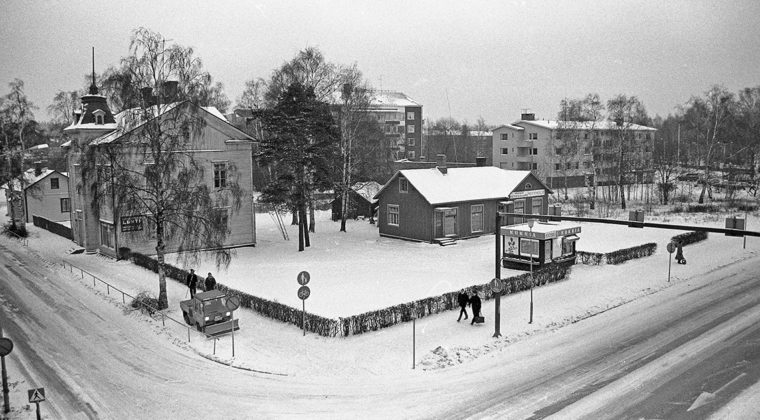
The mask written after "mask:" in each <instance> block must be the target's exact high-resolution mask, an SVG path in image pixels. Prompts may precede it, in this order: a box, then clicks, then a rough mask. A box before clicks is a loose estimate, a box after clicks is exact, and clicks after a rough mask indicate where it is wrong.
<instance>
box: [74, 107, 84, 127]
mask: <svg viewBox="0 0 760 420" xmlns="http://www.w3.org/2000/svg"><path fill="white" fill-rule="evenodd" d="M81 117H82V109H81V108H77V109H75V110H74V124H79V118H81Z"/></svg>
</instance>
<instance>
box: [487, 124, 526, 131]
mask: <svg viewBox="0 0 760 420" xmlns="http://www.w3.org/2000/svg"><path fill="white" fill-rule="evenodd" d="M502 128H509V129H511V130H517V131H523V130H525V129H524V128H522V127H518V126H516V125H512V124H504V125H500V126H498V127H496V128H494V129H493V131H496V130H501V129H502Z"/></svg>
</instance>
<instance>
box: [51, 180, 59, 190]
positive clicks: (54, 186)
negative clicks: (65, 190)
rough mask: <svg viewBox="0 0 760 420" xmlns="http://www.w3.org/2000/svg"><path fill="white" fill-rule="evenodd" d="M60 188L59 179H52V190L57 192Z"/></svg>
mask: <svg viewBox="0 0 760 420" xmlns="http://www.w3.org/2000/svg"><path fill="white" fill-rule="evenodd" d="M58 188H60V185H59V182H58V178H50V189H51V190H57V189H58Z"/></svg>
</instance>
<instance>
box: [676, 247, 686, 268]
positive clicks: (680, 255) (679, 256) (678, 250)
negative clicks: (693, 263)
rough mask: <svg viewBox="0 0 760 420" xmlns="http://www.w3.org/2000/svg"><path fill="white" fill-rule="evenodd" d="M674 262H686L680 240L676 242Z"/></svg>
mask: <svg viewBox="0 0 760 420" xmlns="http://www.w3.org/2000/svg"><path fill="white" fill-rule="evenodd" d="M676 247H677V248H676V262H677V263H678V264H686V258H684V256H683V245H682V244H681V241H677V242H676Z"/></svg>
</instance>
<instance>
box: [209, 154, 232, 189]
mask: <svg viewBox="0 0 760 420" xmlns="http://www.w3.org/2000/svg"><path fill="white" fill-rule="evenodd" d="M211 165H212V167H211V168H212V173H213V174H214V188H215V189H218V190H220V189H224V188H227V180H228V177H227V172H228V171H229V161H226V160H225V161H213V162H211ZM217 167H220V168H221V167H224V170H223V171H219V173H217Z"/></svg>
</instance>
